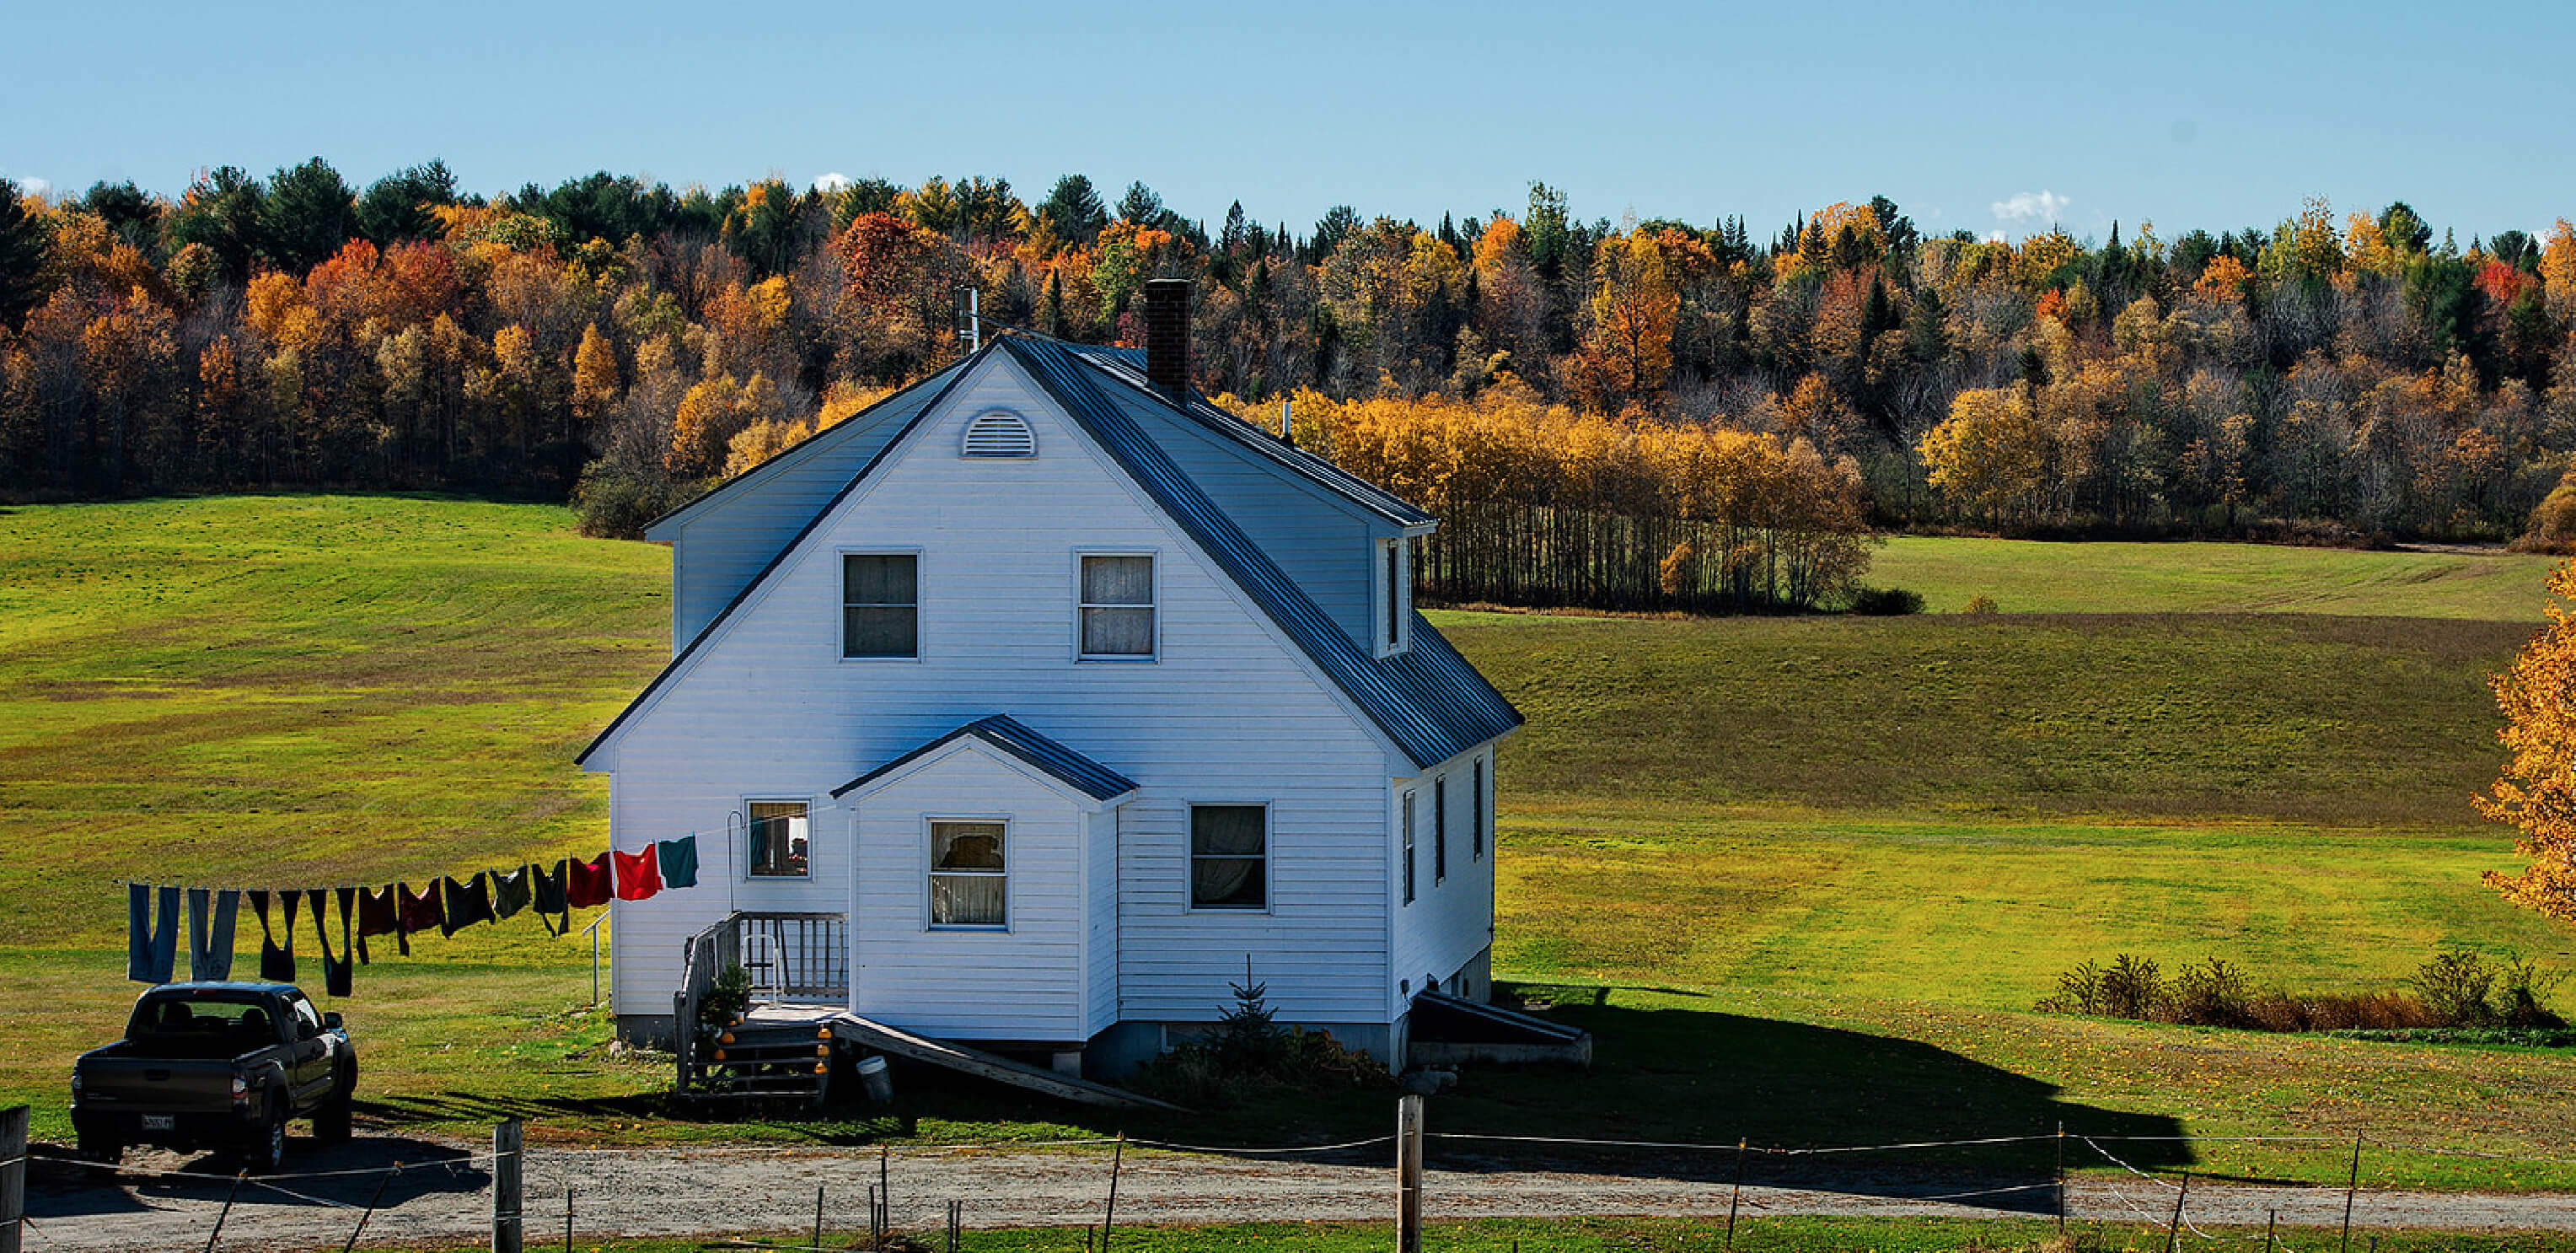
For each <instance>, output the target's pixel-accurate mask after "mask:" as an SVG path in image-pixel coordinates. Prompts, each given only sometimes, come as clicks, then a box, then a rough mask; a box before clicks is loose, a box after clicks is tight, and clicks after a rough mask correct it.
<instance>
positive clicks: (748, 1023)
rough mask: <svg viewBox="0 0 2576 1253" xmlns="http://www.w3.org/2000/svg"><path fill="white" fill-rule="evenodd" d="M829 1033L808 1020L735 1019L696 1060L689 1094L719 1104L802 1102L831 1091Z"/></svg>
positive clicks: (814, 1100)
mask: <svg viewBox="0 0 2576 1253" xmlns="http://www.w3.org/2000/svg"><path fill="white" fill-rule="evenodd" d="M832 1046H833V1034H832V1029H831V1028H830V1027H827V1026H823V1025H821V1024H820V1023H818V1022H816V1021H812V1020H808V1021H802V1022H798V1021H787V1022H776V1021H772V1022H762V1021H760V1020H759V1016H758V1015H754V1016H753V1017H752V1018H747V1019H744V1020H741V1021H737V1022H736V1023H734V1025H733V1026H731V1027H729V1028H726V1029H725V1031H724V1032H723V1033H721V1034H719V1035H718V1036H717V1037H716V1041H715V1044H714V1046H713V1047H712V1048H709V1049H707V1050H706V1051H705V1053H704V1055H703V1056H702V1057H701V1058H700V1059H699V1062H700V1067H699V1074H698V1076H697V1077H696V1080H695V1082H694V1083H692V1084H691V1087H692V1089H693V1092H692V1093H691V1094H692V1095H695V1096H704V1097H713V1098H716V1099H719V1100H802V1101H808V1102H811V1103H813V1104H816V1105H820V1104H822V1103H823V1101H824V1100H825V1099H826V1098H827V1097H829V1096H830V1094H831V1089H832V1053H833V1047H832Z"/></svg>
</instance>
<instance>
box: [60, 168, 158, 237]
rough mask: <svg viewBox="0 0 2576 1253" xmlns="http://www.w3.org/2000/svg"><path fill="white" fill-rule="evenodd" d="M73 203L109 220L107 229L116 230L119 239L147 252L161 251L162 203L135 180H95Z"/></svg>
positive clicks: (97, 216) (94, 215)
mask: <svg viewBox="0 0 2576 1253" xmlns="http://www.w3.org/2000/svg"><path fill="white" fill-rule="evenodd" d="M73 203H74V204H76V205H78V206H79V207H80V210H81V212H83V213H87V214H89V215H91V216H93V217H95V218H97V219H98V220H100V221H102V222H105V223H107V229H108V230H110V231H113V232H115V234H116V237H117V238H118V239H120V240H123V241H125V242H126V243H129V244H132V245H134V246H135V247H136V248H139V249H141V250H143V251H144V252H145V253H146V254H149V253H152V252H156V251H158V250H159V248H160V246H161V212H162V204H161V202H160V201H159V200H156V199H154V198H153V197H152V195H151V193H149V192H146V191H144V190H143V189H142V188H140V187H137V186H135V185H134V183H133V181H132V180H127V181H126V182H122V183H107V182H99V183H92V184H90V189H89V190H88V191H87V192H84V193H82V195H81V198H80V199H79V200H77V201H74V202H73Z"/></svg>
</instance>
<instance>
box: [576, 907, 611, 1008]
mask: <svg viewBox="0 0 2576 1253" xmlns="http://www.w3.org/2000/svg"><path fill="white" fill-rule="evenodd" d="M606 921H608V911H606V910H601V911H600V914H599V916H598V917H596V918H593V919H591V920H590V925H589V926H587V927H584V928H582V932H583V933H584V934H586V935H588V936H589V937H590V1007H591V1008H592V1009H597V1008H599V924H601V923H603V922H606Z"/></svg>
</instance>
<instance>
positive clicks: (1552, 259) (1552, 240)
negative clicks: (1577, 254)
mask: <svg viewBox="0 0 2576 1253" xmlns="http://www.w3.org/2000/svg"><path fill="white" fill-rule="evenodd" d="M1568 221H1569V218H1568V214H1567V211H1566V204H1565V193H1564V192H1561V191H1558V190H1556V189H1555V188H1553V187H1550V186H1548V185H1547V184H1545V183H1532V184H1530V194H1529V216H1528V217H1525V218H1523V219H1521V237H1522V238H1523V239H1525V240H1527V241H1528V247H1529V258H1530V266H1531V268H1533V269H1536V270H1537V271H1538V273H1539V277H1541V278H1543V279H1546V280H1548V281H1549V282H1551V283H1553V282H1555V281H1557V280H1558V279H1560V278H1562V277H1564V275H1565V262H1566V255H1567V253H1569V252H1570V251H1572V247H1573V233H1572V231H1571V230H1570V229H1569V228H1568V226H1567V223H1568Z"/></svg>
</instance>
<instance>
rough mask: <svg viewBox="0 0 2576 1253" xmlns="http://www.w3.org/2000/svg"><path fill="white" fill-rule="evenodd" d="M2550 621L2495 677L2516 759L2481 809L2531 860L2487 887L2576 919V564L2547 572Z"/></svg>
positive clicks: (2503, 735) (2480, 801)
mask: <svg viewBox="0 0 2576 1253" xmlns="http://www.w3.org/2000/svg"><path fill="white" fill-rule="evenodd" d="M2549 596H2550V600H2549V607H2548V612H2549V625H2547V626H2544V627H2542V628H2541V629H2540V633H2539V634H2537V635H2534V636H2533V637H2532V638H2531V642H2530V643H2528V644H2525V645H2524V646H2523V649H2522V652H2521V653H2520V654H2519V655H2517V656H2516V657H2515V658H2514V659H2513V664H2512V665H2511V666H2509V667H2507V668H2506V669H2505V670H2504V672H2503V673H2501V674H2498V675H2497V676H2495V679H2494V682H2493V686H2494V688H2495V694H2496V704H2497V706H2498V707H2499V708H2501V709H2502V710H2503V711H2504V727H2503V728H2502V729H2501V730H2499V731H2497V732H2496V739H2497V740H2499V741H2500V742H2502V743H2503V744H2504V746H2505V748H2506V750H2507V751H2508V752H2510V753H2511V754H2512V759H2511V760H2510V761H2508V762H2507V763H2506V764H2505V767H2504V769H2503V771H2502V772H2501V773H2500V774H2499V775H2498V776H2497V778H2496V781H2495V783H2494V784H2493V785H2492V786H2491V787H2489V789H2488V791H2487V794H2486V795H2484V796H2481V797H2478V798H2477V806H2478V811H2479V812H2480V813H2483V814H2485V815H2486V816H2487V817H2488V818H2489V819H2491V820H2493V821H2496V822H2501V823H2504V824H2506V825H2509V826H2511V827H2513V828H2514V829H2515V831H2516V832H2517V834H2516V835H2515V837H2514V848H2515V850H2516V851H2517V852H2519V853H2521V854H2522V855H2523V856H2524V857H2528V858H2530V859H2531V864H2530V865H2528V866H2526V867H2524V868H2523V871H2522V873H2521V874H2518V875H2507V874H2501V873H2498V872H2496V871H2489V872H2487V875H2486V881H2487V886H2489V887H2492V888H2494V889H2495V890H2496V891H2498V892H2501V893H2503V894H2504V897H2505V899H2507V900H2510V901H2512V902H2513V903H2514V904H2517V905H2520V906H2522V907H2523V908H2525V909H2532V910H2537V911H2539V912H2540V913H2542V914H2545V915H2547V916H2549V917H2551V918H2555V919H2557V920H2559V921H2560V922H2569V923H2576V616H2571V614H2570V613H2569V610H2568V604H2569V602H2570V601H2576V561H2570V562H2568V563H2565V564H2562V565H2560V566H2559V567H2558V568H2557V569H2556V570H2554V571H2552V572H2551V573H2550V575H2549Z"/></svg>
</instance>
